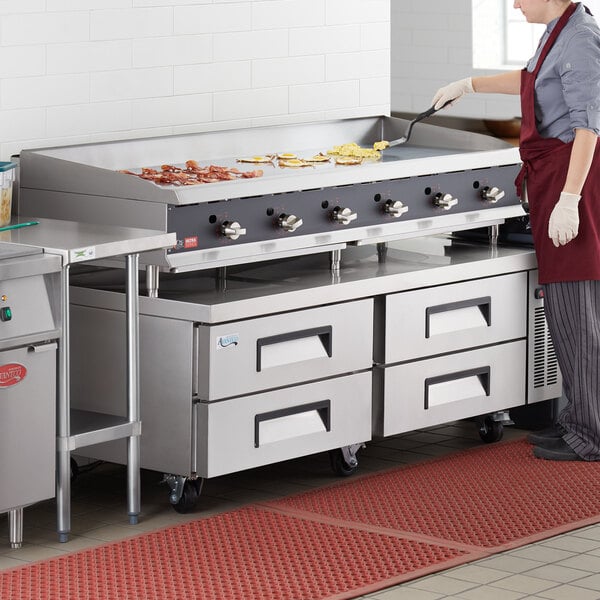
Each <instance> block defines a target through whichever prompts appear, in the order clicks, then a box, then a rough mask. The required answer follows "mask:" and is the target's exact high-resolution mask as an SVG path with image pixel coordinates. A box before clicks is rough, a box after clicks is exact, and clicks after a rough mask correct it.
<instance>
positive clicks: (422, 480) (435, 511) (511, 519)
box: [270, 441, 600, 551]
mask: <svg viewBox="0 0 600 600" xmlns="http://www.w3.org/2000/svg"><path fill="white" fill-rule="evenodd" d="M270 506H273V507H279V508H280V509H283V510H287V511H289V510H292V511H295V514H303V515H304V516H306V517H308V516H309V514H315V513H316V514H318V515H323V516H326V517H328V518H329V522H340V523H349V522H352V523H361V524H369V525H371V526H374V527H377V528H379V529H378V530H379V531H385V530H394V531H396V532H412V533H414V534H422V535H426V536H429V537H430V538H435V539H436V540H438V541H439V542H440V543H450V542H455V543H462V544H468V545H472V546H477V547H479V548H482V549H484V548H486V549H492V548H493V549H494V550H496V551H498V550H504V549H508V548H510V547H515V546H519V545H523V544H526V543H529V542H532V541H535V540H538V539H543V538H546V537H550V536H551V535H556V534H557V533H560V532H562V531H567V530H572V529H575V528H577V527H580V526H583V525H587V524H591V523H596V522H599V521H600V463H598V462H583V461H575V462H571V461H569V462H555V461H546V460H540V459H536V458H534V457H533V455H532V451H531V446H530V445H529V444H528V443H527V442H525V441H517V442H507V443H500V444H494V445H491V446H485V447H481V448H476V449H473V450H468V451H466V452H461V453H459V454H455V455H451V456H446V457H443V458H440V459H435V460H431V461H428V462H425V463H420V464H417V465H412V466H407V467H399V468H396V469H393V470H390V471H385V472H383V473H376V474H374V475H368V476H365V477H362V478H358V479H355V480H353V481H352V480H349V481H347V483H344V484H341V485H340V484H335V485H333V486H331V487H329V488H322V489H318V490H314V491H311V492H307V493H303V494H300V495H296V496H292V497H288V498H284V499H283V500H280V501H277V502H273V503H270ZM333 520H335V521H333ZM381 528H383V529H381Z"/></svg>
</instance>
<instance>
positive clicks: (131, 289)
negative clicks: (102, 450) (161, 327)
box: [126, 254, 140, 525]
mask: <svg viewBox="0 0 600 600" xmlns="http://www.w3.org/2000/svg"><path fill="white" fill-rule="evenodd" d="M126 260H127V292H126V294H127V309H126V310H127V315H126V318H127V416H128V419H129V422H131V423H139V422H140V390H139V371H140V353H139V283H138V267H139V255H138V254H128V255H127V257H126ZM127 511H128V514H129V522H130V523H131V524H132V525H135V524H137V522H138V516H139V514H140V428H139V427H138V428H136V430H135V431H134V433H133V435H131V436H130V437H129V438H128V439H127Z"/></svg>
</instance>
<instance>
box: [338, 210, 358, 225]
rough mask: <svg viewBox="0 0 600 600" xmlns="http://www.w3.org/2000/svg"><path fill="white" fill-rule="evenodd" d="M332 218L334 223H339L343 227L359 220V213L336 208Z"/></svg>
mask: <svg viewBox="0 0 600 600" xmlns="http://www.w3.org/2000/svg"><path fill="white" fill-rule="evenodd" d="M332 216H333V220H334V221H337V222H338V223H341V224H342V225H348V224H349V223H351V222H352V221H355V220H356V219H357V218H358V213H355V212H352V209H351V208H342V207H341V206H336V207H335V208H334V209H333V211H332Z"/></svg>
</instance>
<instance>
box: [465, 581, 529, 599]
mask: <svg viewBox="0 0 600 600" xmlns="http://www.w3.org/2000/svg"><path fill="white" fill-rule="evenodd" d="M456 597H457V598H460V599H461V600H521V598H525V597H527V598H528V597H529V596H528V595H527V594H524V593H522V592H514V591H511V590H502V589H500V588H495V587H490V586H489V585H487V586H481V587H476V588H473V589H472V590H468V591H466V592H461V593H460V594H458V595H457V596H456Z"/></svg>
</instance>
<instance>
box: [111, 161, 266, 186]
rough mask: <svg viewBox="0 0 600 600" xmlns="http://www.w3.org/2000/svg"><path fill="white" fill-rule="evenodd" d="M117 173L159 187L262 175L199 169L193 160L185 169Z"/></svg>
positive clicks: (167, 167) (230, 169) (232, 169)
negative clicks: (151, 182) (143, 180)
mask: <svg viewBox="0 0 600 600" xmlns="http://www.w3.org/2000/svg"><path fill="white" fill-rule="evenodd" d="M119 173H125V174H126V175H135V176H136V177H140V178H141V179H146V180H148V181H153V182H154V183H157V184H159V185H198V184H200V183H216V182H217V181H232V180H234V179H250V178H253V177H261V176H262V175H263V172H262V170H261V169H256V170H255V171H240V170H239V169H236V168H235V167H220V166H217V165H209V166H208V167H201V166H200V165H199V164H198V163H197V162H196V161H195V160H188V161H186V163H185V168H182V167H176V166H173V165H162V166H161V168H160V171H159V170H158V169H153V168H150V167H144V168H143V169H142V172H141V173H134V172H133V171H129V170H126V169H123V170H120V171H119Z"/></svg>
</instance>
